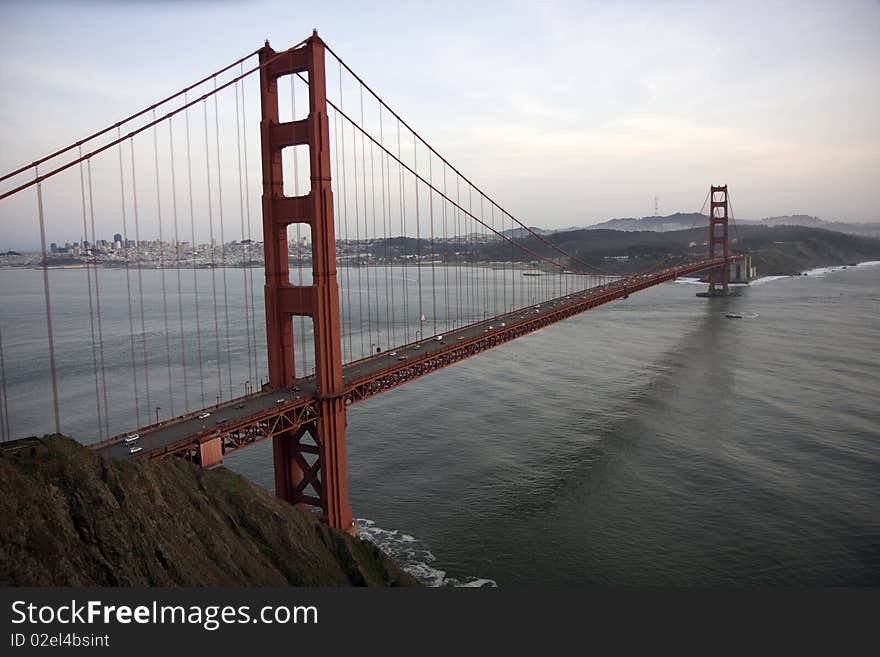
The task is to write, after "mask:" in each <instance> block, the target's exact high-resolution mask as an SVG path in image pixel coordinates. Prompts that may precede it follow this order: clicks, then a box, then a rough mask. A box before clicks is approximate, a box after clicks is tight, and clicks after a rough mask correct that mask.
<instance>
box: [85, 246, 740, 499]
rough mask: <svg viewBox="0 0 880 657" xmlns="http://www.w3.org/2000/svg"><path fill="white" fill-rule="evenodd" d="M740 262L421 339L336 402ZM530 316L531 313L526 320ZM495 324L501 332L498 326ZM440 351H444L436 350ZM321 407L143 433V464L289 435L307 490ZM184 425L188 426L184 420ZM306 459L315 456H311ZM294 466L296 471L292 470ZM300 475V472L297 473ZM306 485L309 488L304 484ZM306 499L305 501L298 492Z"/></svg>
mask: <svg viewBox="0 0 880 657" xmlns="http://www.w3.org/2000/svg"><path fill="white" fill-rule="evenodd" d="M741 257H742V256H740V255H733V256H730V257H729V258H728V259H727V260H726V261H725V260H724V259H723V258H715V259H714V260H702V261H700V262H697V263H691V264H687V265H680V266H677V267H671V268H668V269H664V270H660V271H657V272H652V273H650V274H642V275H638V276H633V277H630V278H626V279H622V280H619V281H616V282H614V283H610V284H607V285H603V286H599V287H595V288H590V289H587V290H583V291H581V292H576V293H572V294H570V295H567V298H566V297H560V298H558V299H554V300H550V301H546V302H543V303H541V304H540V305H541V311H540V312H539V313H534V311H533V307H531V306H530V307H527V308H520V309H519V310H517V311H514V312H513V313H512V314H513V315H520V316H521V315H523V314H526V315H527V316H526V318H524V319H516V320H512V321H508V322H505V324H506V325H505V326H504V327H502V326H500V324H499V323H498V321H497V319H498V318H492V319H490V320H483V321H481V322H478V323H477V324H473V325H471V326H466V327H463V328H460V329H458V330H457V331H454V332H452V333H450V334H449V335H448V336H446V339H445V340H446V342H445V344H441V343H439V342H437V343H435V341H433V340H430V339H428V340H422V341H420V342H419V343H412V344H410V345H404V346H402V347H398V348H397V351H398V352H401V353H403V352H404V351H406V353H408V354H410V356H409V357H408V358H407V360H406V361H403V362H399V361H396V360H395V361H392V362H393V363H394V364H393V365H390V366H387V367H370V368H368V370H369V371H368V373H366V374H363V375H356V374H355V372H356V371H357V368H359V367H362V366H364V365H365V364H368V363H369V362H370V361H373V362H380V361H379V360H378V359H379V358H381V357H378V356H376V357H371V358H367V359H364V360H362V361H356V362H354V363H350V364H348V365H346V366H345V369H344V371H345V372H347V373H348V376H347V378H346V380H345V381H344V386H343V394H342V396H341V397H336V398H335V399H336V400H338V401H339V402H340V403H341V406H342V409H344V408H345V406H346V405H347V404H353V403H358V402H360V401H363V400H365V399H368V398H370V397H374V396H376V395H377V394H380V393H382V392H385V391H387V390H391V389H393V388H396V387H398V386H400V385H402V384H404V383H409V382H411V381H413V380H415V379H417V378H420V377H422V376H426V375H428V374H430V373H432V372H435V371H437V370H439V369H442V368H444V367H448V366H450V365H453V364H455V363H457V362H459V361H461V360H464V359H465V358H469V357H471V356H475V355H477V354H480V353H482V352H484V351H487V350H489V349H492V348H493V347H497V346H499V345H501V344H504V343H506V342H509V341H511V340H514V339H516V338H518V337H521V336H524V335H527V334H529V333H532V332H534V331H537V330H539V329H541V328H544V327H546V326H550V325H551V324H554V323H556V322H559V321H562V320H564V319H568V318H569V317H573V316H574V315H577V314H580V313H583V312H586V311H588V310H592V309H593V308H597V307H599V306H601V305H604V304H606V303H609V302H612V301H615V300H619V299H626V298H627V297H628V296H629V295H630V294H632V293H634V292H639V291H641V290H645V289H647V288H649V287H652V286H654V285H659V284H661V283H666V282H669V281H673V280H675V279H676V278H677V277H679V276H688V275H690V274H695V273H697V272H701V271H707V270H711V269H714V268H720V267H727V266H729V263H730V262H733V261H736V260H739V259H740V258H741ZM528 313H533V316H532V315H528ZM489 324H492V325H493V326H494V327H495V328H494V329H493V330H491V331H486V332H483V329H479V330H476V331H475V328H476V327H482V326H483V325H489ZM496 325H497V326H496ZM469 333H471V334H473V335H471V336H470V337H468V339H466V340H461V341H459V340H458V339H457V336H458V335H464V334H469ZM417 344H420V345H422V346H423V347H428V346H429V347H431V349H430V350H429V349H427V348H425V351H424V352H423V353H420V354H418V355H416V354H415V353H414V351H413V349H414V347H415V346H416V345H417ZM435 345H437V346H438V347H439V348H437V347H435ZM297 384H298V385H299V386H301V387H302V388H303V389H305V388H307V387H309V385H310V384H314V379H313V378H312V377H309V378H306V379H300V380H299V381H297ZM225 406H234V404H226V405H225ZM322 412H323V410H322V400H320V399H319V398H318V397H317V395H315V394H310V393H306V394H303V395H301V396H299V397H298V398H296V399H293V400H290V401H287V402H285V403H284V404H280V405H276V406H272V407H270V408H268V409H266V410H264V411H262V412H260V413H256V414H254V415H251V416H248V417H244V418H241V419H238V420H231V421H229V422H228V423H226V424H223V425H222V426H220V427H215V428H211V429H207V430H205V431H203V432H200V433H197V434H195V435H190V436H183V437H181V439H179V440H177V441H175V442H173V443H169V444H166V445H164V446H161V447H151V446H150V445H149V439H150V432H151V431H154V430H155V429H146V430H145V429H141V430H140V431H139V433H140V434H141V440H142V443H143V445H144V450H143V452H141V453H140V454H138V456H139V457H142V458H163V457H165V456H169V455H171V454H177V455H181V456H185V457H186V458H188V459H189V460H192V461H194V462H196V463H199V462H200V461H199V458H200V456H199V455H200V449H199V446H200V444H201V443H204V442H206V441H210V440H214V439H216V438H217V437H220V438H221V439H222V441H223V443H222V444H223V452H224V454H228V453H230V452H233V451H236V450H238V449H242V448H244V447H247V446H249V445H252V444H253V443H255V442H259V441H261V440H265V439H266V438H274V439H277V438H278V437H279V436H285V438H286V439H287V440H290V441H293V442H295V443H296V445H297V447H296V449H293V450H291V449H290V446H289V445H288V446H287V447H284V448H283V451H282V454H281V455H282V456H283V457H284V458H283V459H281V460H280V462H281V463H284V464H286V465H285V466H284V468H285V469H284V470H282V473H284V475H283V476H285V477H287V479H286V481H285V484H286V485H288V486H290V487H292V488H293V489H294V490H296V489H297V488H301V487H304V486H308V484H309V482H310V481H311V474H309V473H308V472H306V474H307V476H305V477H301V479H300V480H298V481H297V482H296V483H291V482H292V480H293V477H291V476H290V475H291V474H293V473H294V472H297V471H299V472H305V471H307V470H310V469H311V468H312V465H313V464H312V465H309V466H308V468H303V467H302V465H301V464H299V461H300V459H299V457H302V460H303V461H306V462H308V458H310V457H311V455H314V454H316V453H319V450H318V447H317V445H314V446H313V445H308V444H306V443H303V442H302V439H303V437H304V436H305V432H308V433H309V434H310V435H313V436H314V435H316V434H317V433H318V432H319V431H320V429H319V428H318V427H317V425H318V423H319V419H320V418H321V414H322ZM182 421H186V420H185V419H184V420H182ZM118 442H119V440H117V441H115V443H109V442H106V441H105V442H104V443H102V444H101V445H100V446H98V447H97V448H98V449H101V450H107V449H110V448H111V447H112V446H113V444H118ZM305 455H309V457H306V456H305ZM291 461H293V462H294V463H293V465H291ZM294 465H295V466H296V467H297V468H299V470H294V469H293V466H294ZM304 482H305V483H304ZM300 494H301V495H305V494H304V492H303V491H300ZM305 497H306V498H307V499H305V500H303V501H304V502H307V503H311V501H312V500H313V499H318V498H316V497H315V496H308V495H306V496H305Z"/></svg>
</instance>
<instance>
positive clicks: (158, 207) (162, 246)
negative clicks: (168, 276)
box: [153, 110, 174, 417]
mask: <svg viewBox="0 0 880 657" xmlns="http://www.w3.org/2000/svg"><path fill="white" fill-rule="evenodd" d="M155 119H156V110H153V120H155ZM169 123H170V119H169ZM153 159H154V160H155V162H156V220H157V221H158V222H159V277H160V279H161V283H162V321H163V323H164V326H165V363H166V365H167V368H168V416H169V417H174V379H173V377H172V376H171V343H170V338H169V331H168V290H167V287H166V282H165V234H164V232H163V230H162V192H161V185H160V183H159V128H158V126H155V125H154V126H153Z"/></svg>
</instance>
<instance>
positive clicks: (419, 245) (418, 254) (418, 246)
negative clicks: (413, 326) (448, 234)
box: [413, 135, 425, 339]
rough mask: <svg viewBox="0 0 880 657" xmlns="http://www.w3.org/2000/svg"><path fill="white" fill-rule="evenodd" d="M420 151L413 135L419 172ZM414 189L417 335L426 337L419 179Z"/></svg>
mask: <svg viewBox="0 0 880 657" xmlns="http://www.w3.org/2000/svg"><path fill="white" fill-rule="evenodd" d="M418 170H419V161H418V150H417V149H416V137H415V135H413V171H415V172H418ZM413 188H414V194H415V197H416V278H417V280H418V283H419V330H418V331H417V333H416V335H417V336H419V338H421V339H424V337H425V325H424V321H425V310H424V308H423V307H422V231H421V217H420V216H419V179H418V178H416V177H415V176H413Z"/></svg>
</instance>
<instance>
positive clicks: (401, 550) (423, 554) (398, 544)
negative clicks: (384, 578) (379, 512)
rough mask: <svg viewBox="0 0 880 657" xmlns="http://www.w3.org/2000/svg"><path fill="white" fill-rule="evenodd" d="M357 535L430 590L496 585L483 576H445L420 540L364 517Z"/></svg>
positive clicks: (359, 523)
mask: <svg viewBox="0 0 880 657" xmlns="http://www.w3.org/2000/svg"><path fill="white" fill-rule="evenodd" d="M357 524H358V532H359V533H360V537H361V538H363V539H364V540H367V541H370V542H371V543H373V544H374V545H376V546H377V547H378V548H379V549H380V550H382V551H383V552H384V553H385V554H387V555H388V556H389V557H391V558H392V559H393V560H394V561H395V562H396V563H397V564H398V565H399V566H400V567H401V568H403V570H405V571H406V572H408V573H409V574H410V575H412V576H413V577H415V578H416V579H417V580H419V581H420V582H421V583H422V584H425V585H427V586H432V587H438V586H461V587H470V588H479V587H483V586H488V587H494V586H498V584H497V583H496V582H495V581H494V580H491V579H486V578H483V577H467V578H465V579H464V580H460V579H457V578H455V577H448V576H447V575H446V571H445V570H441V569H440V568H437V567H436V566H435V565H434V564H435V562H436V561H437V557H435V556H434V554H433V553H432V552H431V551H430V550H429V549H427V548H426V547H424V546H423V544H422V541H420V540H419V539H417V538H415V537H414V536H411V535H409V534H404V533H402V532H399V531H398V530H396V529H383V528H381V527H378V526H377V525H376V523H375V522H373V521H372V520H368V519H366V518H358V519H357Z"/></svg>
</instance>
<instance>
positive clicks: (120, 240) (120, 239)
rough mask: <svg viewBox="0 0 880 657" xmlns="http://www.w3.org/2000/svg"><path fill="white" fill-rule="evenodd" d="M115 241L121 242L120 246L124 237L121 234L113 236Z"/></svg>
mask: <svg viewBox="0 0 880 657" xmlns="http://www.w3.org/2000/svg"><path fill="white" fill-rule="evenodd" d="M113 241H114V242H119V243H120V244H122V235H120V234H119V233H116V234H115V235H114V236H113Z"/></svg>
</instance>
